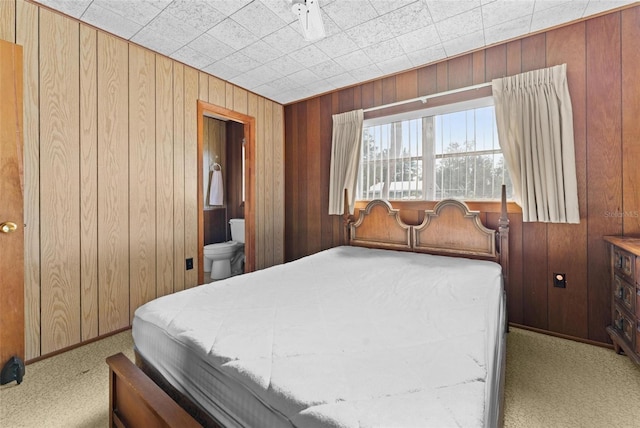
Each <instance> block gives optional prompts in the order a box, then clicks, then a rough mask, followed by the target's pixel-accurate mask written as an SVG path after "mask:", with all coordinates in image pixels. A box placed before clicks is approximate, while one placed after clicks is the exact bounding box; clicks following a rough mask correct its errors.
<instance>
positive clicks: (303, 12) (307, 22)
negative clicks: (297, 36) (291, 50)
mask: <svg viewBox="0 0 640 428" xmlns="http://www.w3.org/2000/svg"><path fill="white" fill-rule="evenodd" d="M291 10H292V11H293V13H295V14H296V16H297V17H298V21H300V27H301V28H302V34H303V35H304V39H305V40H306V41H308V42H313V41H315V40H319V39H321V38H323V37H324V36H325V35H326V34H325V32H324V25H323V24H322V15H321V14H320V5H319V4H318V0H292V1H291Z"/></svg>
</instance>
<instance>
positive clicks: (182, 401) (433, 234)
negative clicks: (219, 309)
mask: <svg viewBox="0 0 640 428" xmlns="http://www.w3.org/2000/svg"><path fill="white" fill-rule="evenodd" d="M348 206H349V205H348V204H345V207H348ZM424 214H425V216H424V220H423V222H422V223H421V224H419V225H407V224H405V223H404V222H403V221H402V219H401V218H400V213H399V211H398V210H396V209H393V208H392V206H391V204H390V203H389V202H387V201H383V200H374V201H371V202H369V204H368V205H367V206H366V208H364V209H361V210H360V211H359V215H358V216H357V219H356V217H354V216H351V215H349V214H348V213H345V215H344V225H345V229H346V230H345V231H346V233H345V236H346V240H347V243H348V244H350V245H355V246H364V247H369V248H384V249H394V250H400V251H413V252H423V253H430V254H441V255H448V256H454V257H471V258H480V259H485V260H492V261H496V262H498V263H500V264H501V266H502V271H503V280H504V282H505V284H506V283H507V280H508V273H509V262H508V259H509V257H508V254H509V245H508V244H509V220H508V218H507V204H506V196H505V189H504V186H503V188H502V205H501V216H500V220H499V223H498V226H499V227H498V231H495V230H492V229H488V228H486V227H485V226H484V225H483V224H482V221H481V219H480V213H479V212H477V211H470V210H469V208H468V207H467V205H466V204H465V203H464V202H461V201H457V200H443V201H440V202H438V204H437V205H436V206H435V207H434V209H433V210H426V211H425V212H424ZM501 359H502V364H501V373H500V386H499V388H500V393H499V394H500V397H501V403H500V426H502V419H503V418H502V415H503V408H504V403H503V400H504V398H503V397H504V394H503V391H504V376H505V374H504V368H505V364H504V355H502V358H501ZM107 364H108V365H109V382H110V383H109V426H111V427H132V428H133V427H151V426H153V427H187V428H188V427H198V426H205V427H216V428H217V427H221V425H220V424H219V423H217V422H216V421H215V420H213V419H212V418H211V417H210V416H208V415H207V414H205V413H204V412H202V411H201V410H200V409H199V407H198V406H197V405H195V404H194V403H193V402H191V401H190V400H189V399H188V398H187V397H184V396H183V395H182V394H180V393H179V392H178V391H177V390H175V389H174V388H173V387H172V386H171V385H170V384H169V383H168V382H166V381H165V380H164V379H163V378H162V376H161V375H160V374H159V373H158V372H156V371H155V370H154V369H153V367H151V366H150V365H149V364H147V363H146V361H144V359H143V358H142V357H141V356H140V355H139V354H138V353H136V364H134V363H132V362H131V361H130V360H129V359H128V358H127V357H126V356H124V355H123V354H121V353H120V354H117V355H113V356H111V357H109V358H107Z"/></svg>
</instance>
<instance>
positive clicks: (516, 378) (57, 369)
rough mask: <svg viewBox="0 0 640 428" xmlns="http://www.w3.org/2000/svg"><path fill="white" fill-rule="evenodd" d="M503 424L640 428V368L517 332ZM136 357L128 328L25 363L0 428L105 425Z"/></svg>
mask: <svg viewBox="0 0 640 428" xmlns="http://www.w3.org/2000/svg"><path fill="white" fill-rule="evenodd" d="M507 340H508V346H507V379H506V391H505V407H506V408H505V427H507V428H538V427H540V428H547V427H553V428H557V427H581V428H588V427H593V428H600V427H617V428H625V427H628V428H632V427H640V367H638V366H636V365H635V364H633V363H632V362H631V361H630V360H629V359H628V358H627V357H624V356H620V355H616V354H615V353H614V352H613V351H611V350H609V349H605V348H599V347H595V346H590V345H586V344H582V343H577V342H573V341H568V340H563V339H558V338H555V337H551V336H546V335H541V334H537V333H533V332H530V331H526V330H520V329H511V333H510V334H509V336H508V339H507ZM121 351H122V352H124V353H125V355H127V356H128V357H129V358H131V359H133V351H132V340H131V333H130V332H129V331H127V332H124V333H120V334H117V335H115V336H111V337H109V338H106V339H103V340H100V341H98V342H95V343H92V344H89V345H86V346H83V347H80V348H77V349H75V350H72V351H69V352H66V353H64V354H61V355H58V356H55V357H52V358H48V359H46V360H43V361H40V362H37V363H34V364H31V365H28V366H27V373H26V376H25V379H24V382H23V383H22V384H21V385H16V384H15V382H14V383H12V384H9V385H4V386H2V387H1V388H0V427H3V428H4V427H12V428H13V427H16V428H17V427H36V428H44V427H65V428H69V427H107V426H108V415H107V408H108V403H109V385H108V373H109V370H108V368H107V365H106V363H105V361H104V360H105V358H106V357H107V356H109V355H112V354H115V353H117V352H121Z"/></svg>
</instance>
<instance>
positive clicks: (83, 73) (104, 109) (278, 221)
mask: <svg viewBox="0 0 640 428" xmlns="http://www.w3.org/2000/svg"><path fill="white" fill-rule="evenodd" d="M0 38H2V39H4V40H7V41H10V42H13V43H17V44H19V45H22V46H23V49H24V135H25V139H24V142H25V147H24V160H25V164H24V170H25V176H24V186H25V224H26V225H27V226H26V228H25V324H26V328H25V329H26V332H25V333H26V334H25V336H26V358H27V359H28V360H30V359H33V358H36V357H39V356H42V355H46V354H50V353H52V352H55V351H58V350H60V349H64V348H67V347H70V346H73V345H76V344H78V343H81V342H84V341H87V340H91V339H93V338H96V337H98V336H101V335H105V334H109V333H111V332H113V331H117V330H119V329H122V328H125V327H127V326H129V325H130V322H131V317H132V315H133V313H134V311H135V309H136V308H137V307H138V306H139V305H140V304H142V303H144V302H146V301H148V300H150V299H153V298H155V297H157V296H162V295H165V294H168V293H172V292H174V291H178V290H182V289H184V288H188V287H192V286H195V285H196V283H197V272H198V266H197V260H198V257H197V256H198V248H197V243H198V236H197V233H198V224H197V221H198V220H197V219H198V213H197V206H198V205H197V202H198V198H199V197H201V196H200V195H198V194H197V117H196V115H197V100H198V99H201V100H203V101H206V102H209V103H212V104H217V105H220V106H222V107H226V108H228V109H231V110H235V111H238V112H241V113H244V114H249V115H252V116H254V117H255V118H256V123H257V124H258V132H257V135H256V145H257V147H258V150H261V151H262V153H264V155H265V157H258V158H257V160H256V168H257V169H258V170H262V171H264V172H265V174H264V175H262V176H260V175H258V176H256V177H255V182H256V183H257V186H259V187H260V189H261V191H260V192H257V203H256V205H257V206H256V207H255V212H256V216H255V217H256V219H258V220H257V221H258V224H257V225H256V230H258V231H259V234H258V235H257V236H256V242H255V249H256V258H257V261H258V263H257V264H256V266H257V267H258V268H262V267H266V266H270V265H272V264H276V263H281V262H282V261H283V260H284V164H283V162H284V127H283V116H284V112H283V107H282V106H281V105H279V104H276V103H274V102H272V101H270V100H266V99H264V98H261V97H259V96H257V95H255V94H251V93H248V92H247V91H246V90H244V89H241V88H238V87H235V86H234V85H231V84H229V83H227V82H225V81H222V80H220V79H217V78H215V77H213V76H210V75H207V74H205V73H201V72H198V71H197V70H194V69H192V68H190V67H187V66H185V65H183V64H181V63H179V62H177V61H173V60H171V59H169V58H166V57H164V56H162V55H159V54H156V53H153V52H151V51H149V50H146V49H143V48H140V47H138V46H136V45H134V44H132V43H128V42H127V41H124V40H122V39H119V38H117V37H114V36H111V35H109V34H107V33H105V32H102V31H98V30H96V29H94V28H91V27H90V26H87V25H85V24H82V23H80V22H78V21H76V20H74V19H70V18H68V17H65V16H63V15H60V14H58V13H55V12H52V11H50V10H48V9H47V8H45V7H41V6H39V5H37V4H34V3H30V2H28V1H26V0H2V1H0ZM267 122H268V123H267ZM267 155H268V156H269V157H268V162H269V165H268V166H267V165H264V163H265V159H266V156H267ZM188 257H192V258H194V263H196V266H194V267H195V269H193V270H188V271H186V270H185V258H188Z"/></svg>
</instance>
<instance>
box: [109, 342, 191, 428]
mask: <svg viewBox="0 0 640 428" xmlns="http://www.w3.org/2000/svg"><path fill="white" fill-rule="evenodd" d="M107 364H108V365H109V426H110V427H128V428H136V427H181V428H182V427H185V428H190V427H200V426H201V425H200V424H199V423H198V422H196V421H195V419H193V418H192V417H191V416H190V415H189V414H188V413H187V412H186V411H185V410H184V409H183V408H182V407H180V406H179V405H178V404H176V403H175V402H174V401H173V400H172V399H171V398H170V397H169V396H168V395H167V394H166V393H165V392H164V391H163V390H162V389H160V387H159V386H158V385H156V384H155V383H154V382H153V381H152V380H151V379H149V378H148V377H147V376H146V375H145V374H144V373H143V372H142V370H140V369H139V368H138V367H137V366H136V365H135V364H133V363H132V362H131V361H130V360H129V359H128V358H127V357H126V356H125V355H124V354H122V353H119V354H116V355H113V356H111V357H109V358H107Z"/></svg>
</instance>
